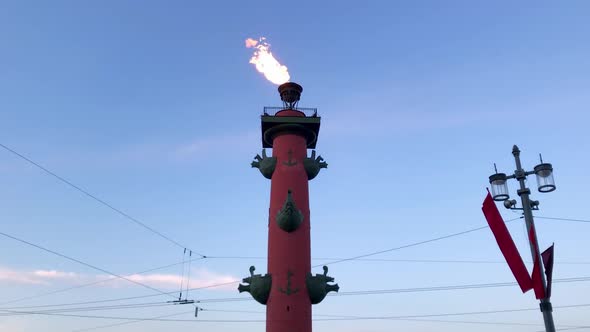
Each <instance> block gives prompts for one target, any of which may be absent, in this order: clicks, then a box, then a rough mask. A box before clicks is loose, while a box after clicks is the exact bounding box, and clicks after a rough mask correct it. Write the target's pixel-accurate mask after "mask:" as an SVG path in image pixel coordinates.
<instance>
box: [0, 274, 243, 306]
mask: <svg viewBox="0 0 590 332" xmlns="http://www.w3.org/2000/svg"><path fill="white" fill-rule="evenodd" d="M238 282H240V280H233V281H229V282H223V283H217V284H211V285H207V286H201V287H193V288H191V289H190V290H191V291H197V290H203V289H208V288H215V287H222V286H227V285H231V284H237V283H238ZM176 293H178V291H172V292H166V293H165V294H166V295H171V294H176ZM156 296H161V294H150V295H139V296H130V297H120V298H116V299H106V300H94V301H84V302H69V303H61V304H44V305H37V306H26V307H25V306H23V307H0V310H10V309H27V308H48V307H64V306H73V305H85V304H96V303H108V302H121V301H129V300H138V299H145V298H148V297H156ZM174 298H176V297H174ZM248 300H249V299H248Z"/></svg>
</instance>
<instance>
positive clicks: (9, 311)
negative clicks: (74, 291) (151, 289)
mask: <svg viewBox="0 0 590 332" xmlns="http://www.w3.org/2000/svg"><path fill="white" fill-rule="evenodd" d="M173 305H175V304H173V303H169V302H152V303H133V304H119V305H110V306H95V307H73V308H57V309H47V310H35V311H30V312H29V311H20V310H17V311H15V310H13V309H0V311H5V312H6V313H0V316H14V315H30V314H35V313H37V314H41V313H66V312H81V311H82V312H86V311H101V310H123V309H143V308H152V307H163V306H173ZM12 312H14V313H12Z"/></svg>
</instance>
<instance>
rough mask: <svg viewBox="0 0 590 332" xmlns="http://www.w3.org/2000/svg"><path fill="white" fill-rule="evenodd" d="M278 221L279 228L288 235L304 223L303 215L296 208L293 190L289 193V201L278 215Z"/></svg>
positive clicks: (286, 201)
mask: <svg viewBox="0 0 590 332" xmlns="http://www.w3.org/2000/svg"><path fill="white" fill-rule="evenodd" d="M276 220H277V224H278V225H279V227H280V228H281V229H282V230H284V231H285V232H288V233H291V232H293V231H295V230H296V229H297V228H299V225H301V223H302V222H303V213H301V211H299V210H298V209H297V206H295V202H294V201H293V197H292V196H291V190H289V191H287V199H286V200H285V204H283V208H282V209H281V210H280V211H279V213H277V219H276Z"/></svg>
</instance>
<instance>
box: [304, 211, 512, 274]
mask: <svg viewBox="0 0 590 332" xmlns="http://www.w3.org/2000/svg"><path fill="white" fill-rule="evenodd" d="M521 218H522V216H521V217H517V218H513V219H509V220H507V221H506V222H511V221H514V220H517V219H521ZM488 227H489V226H487V225H486V226H481V227H477V228H472V229H468V230H466V231H462V232H458V233H452V234H448V235H444V236H439V237H436V238H433V239H428V240H424V241H418V242H414V243H410V244H405V245H402V246H399V247H394V248H389V249H385V250H379V251H374V252H370V253H368V254H363V255H358V256H353V257H350V258H343V259H340V260H337V261H333V262H326V263H324V264H318V265H314V266H312V267H318V266H322V265H333V264H337V263H342V262H347V261H353V260H357V259H360V258H365V257H369V256H375V255H379V254H384V253H386V252H391V251H396V250H400V249H405V248H410V247H415V246H419V245H422V244H426V243H430V242H436V241H440V240H444V239H448V238H451V237H455V236H460V235H464V234H468V233H472V232H475V231H479V230H482V229H486V228H488Z"/></svg>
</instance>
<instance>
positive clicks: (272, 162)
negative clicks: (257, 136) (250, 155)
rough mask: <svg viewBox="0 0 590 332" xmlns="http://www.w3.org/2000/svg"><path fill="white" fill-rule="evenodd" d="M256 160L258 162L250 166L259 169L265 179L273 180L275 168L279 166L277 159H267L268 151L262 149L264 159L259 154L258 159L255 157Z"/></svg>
mask: <svg viewBox="0 0 590 332" xmlns="http://www.w3.org/2000/svg"><path fill="white" fill-rule="evenodd" d="M254 159H256V160H255V161H253V162H252V163H251V164H250V165H252V167H255V168H258V169H259V170H260V173H262V175H263V176H264V177H265V178H267V179H271V178H272V173H274V171H275V167H276V166H277V158H276V157H267V156H266V149H262V157H261V156H260V155H259V154H257V155H256V157H254Z"/></svg>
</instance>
